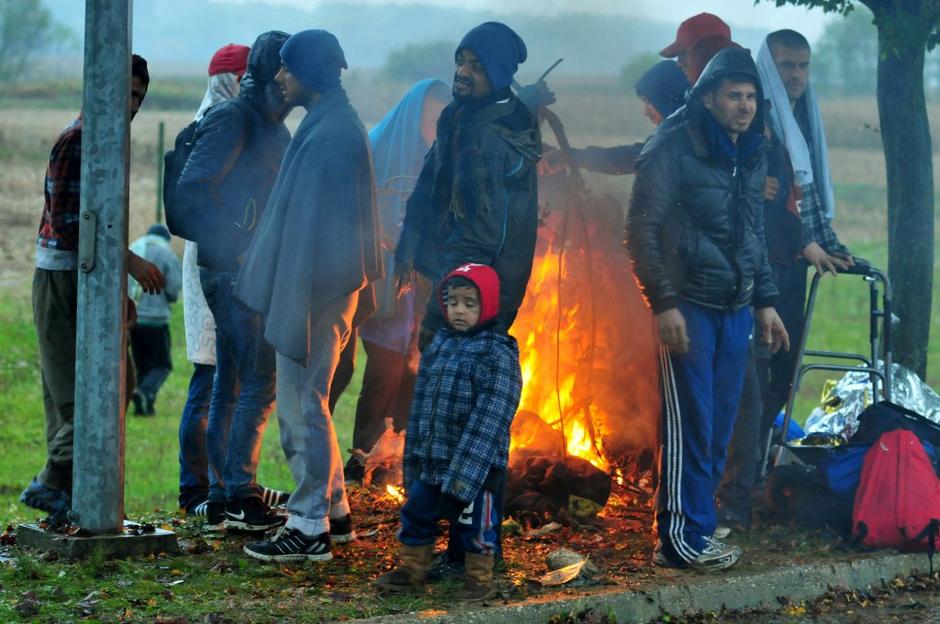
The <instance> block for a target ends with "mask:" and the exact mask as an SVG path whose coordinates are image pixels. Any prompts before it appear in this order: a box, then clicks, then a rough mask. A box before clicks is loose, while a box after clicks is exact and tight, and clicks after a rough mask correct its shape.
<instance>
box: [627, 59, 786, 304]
mask: <svg viewBox="0 0 940 624" xmlns="http://www.w3.org/2000/svg"><path fill="white" fill-rule="evenodd" d="M740 74H744V75H747V76H749V77H753V80H754V82H755V84H756V85H757V88H758V106H757V114H756V115H755V118H754V121H753V122H752V124H751V128H750V130H748V133H746V134H748V135H752V136H749V137H746V136H745V135H741V136H740V137H739V139H738V144H739V145H741V144H743V142H744V141H745V140H750V141H752V142H754V141H759V140H760V139H759V136H753V133H757V135H759V134H760V132H761V131H762V130H763V123H764V122H763V107H764V105H763V94H762V93H761V90H760V79H759V77H758V74H757V68H756V67H755V66H754V62H753V61H752V60H751V57H750V53H748V52H747V50H738V49H728V50H722V51H721V52H719V53H718V55H716V56H715V58H714V59H712V61H711V62H710V63H709V64H708V66H706V68H705V71H704V72H703V73H702V76H701V78H700V79H699V81H698V82H697V83H696V85H695V88H694V89H693V91H692V94H691V96H690V99H689V104H688V108H687V111H686V118H685V119H683V120H682V121H681V122H680V123H678V124H676V125H674V126H673V127H671V128H668V129H667V130H665V131H664V132H657V134H656V135H655V136H654V137H653V138H652V139H651V140H650V141H649V143H647V145H646V147H645V148H644V150H643V153H642V154H641V155H640V158H639V161H638V165H637V174H636V181H635V182H634V184H633V195H632V198H631V201H630V209H629V213H628V216H627V228H626V245H627V249H628V250H629V251H630V255H631V258H632V260H633V268H634V272H635V274H636V277H637V279H638V280H639V282H640V285H641V287H642V289H643V293H644V295H645V296H646V298H647V301H648V302H649V305H650V307H651V308H652V309H653V312H654V313H659V312H663V311H665V310H668V309H670V308H673V307H675V306H676V298H677V297H681V298H683V299H685V300H687V301H691V302H693V303H696V304H699V305H702V306H705V307H708V308H715V309H724V310H736V309H739V308H741V307H744V306H747V305H751V304H753V305H754V306H755V307H757V308H761V307H765V306H770V305H773V303H774V301H775V299H776V297H777V288H776V286H775V285H774V282H773V274H772V273H771V269H770V265H769V263H768V261H767V244H766V241H765V239H764V224H763V196H762V195H763V186H764V178H765V177H766V171H767V163H766V157H765V154H764V150H763V147H762V146H761V147H759V148H758V149H756V150H755V151H754V152H753V153H752V154H751V155H750V156H748V157H746V158H745V160H743V161H742V162H739V163H737V164H735V163H734V162H733V161H731V160H730V159H729V158H728V157H727V156H724V155H722V154H720V153H717V152H718V150H716V149H715V148H714V147H713V146H712V145H711V144H710V143H711V142H710V141H709V138H708V137H709V132H710V129H709V126H708V124H709V120H708V118H707V116H708V115H710V113H709V112H708V111H707V110H705V108H704V105H703V104H702V101H701V99H702V94H703V93H705V92H708V91H709V90H711V88H712V87H713V86H714V85H715V83H716V82H717V81H720V80H722V79H723V78H724V77H727V76H730V75H740Z"/></svg>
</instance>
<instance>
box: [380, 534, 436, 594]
mask: <svg viewBox="0 0 940 624" xmlns="http://www.w3.org/2000/svg"><path fill="white" fill-rule="evenodd" d="M398 558H399V559H401V562H400V563H399V564H398V567H396V568H395V569H394V570H392V571H391V572H387V573H385V574H383V575H382V576H380V577H378V578H377V579H375V580H374V581H372V583H373V585H375V586H377V587H379V588H381V589H384V590H387V591H392V592H409V591H415V590H417V589H420V588H421V586H422V585H423V584H424V580H425V579H426V578H427V576H428V568H430V567H431V560H432V559H433V558H434V544H426V545H424V546H406V545H404V544H402V547H401V549H400V550H399V551H398Z"/></svg>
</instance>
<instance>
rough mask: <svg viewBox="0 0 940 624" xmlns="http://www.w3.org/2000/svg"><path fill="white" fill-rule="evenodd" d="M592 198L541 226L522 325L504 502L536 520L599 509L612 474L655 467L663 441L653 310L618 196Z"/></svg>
mask: <svg viewBox="0 0 940 624" xmlns="http://www.w3.org/2000/svg"><path fill="white" fill-rule="evenodd" d="M591 209H592V210H591V211H590V212H588V211H587V210H585V211H584V213H582V214H578V215H575V216H569V217H568V218H567V219H566V218H565V216H564V215H563V214H562V213H554V214H552V215H550V216H549V218H548V219H547V222H546V224H545V226H544V227H543V228H541V229H540V231H539V242H538V246H537V249H536V257H535V263H534V266H533V270H532V276H531V278H530V280H529V287H528V290H527V292H526V298H525V301H524V302H523V305H522V308H521V309H520V311H519V316H518V318H517V319H516V322H515V324H514V325H513V328H512V334H513V335H514V336H515V337H516V339H517V340H518V341H519V349H520V357H521V366H522V377H523V390H522V399H521V402H520V409H519V413H518V414H517V415H516V420H515V422H514V424H513V428H512V446H511V451H510V471H509V479H508V481H509V483H508V487H507V504H506V510H507V513H509V514H512V515H515V516H517V517H520V516H521V517H524V518H527V519H529V520H531V521H535V520H537V519H538V518H542V519H544V518H545V517H546V516H548V517H558V516H559V514H562V515H564V513H567V514H568V515H572V516H575V517H578V518H584V517H589V516H591V515H593V513H596V512H597V511H598V510H599V509H600V508H602V507H603V506H604V505H605V504H606V503H607V500H608V497H609V496H610V493H611V481H612V479H617V480H619V481H623V479H627V480H631V481H637V480H639V478H640V475H639V474H634V473H637V472H638V471H639V470H648V469H649V467H650V466H651V465H652V459H653V453H652V449H653V448H654V447H655V446H656V441H657V422H658V417H657V415H658V413H659V392H658V385H657V378H656V367H655V366H656V364H655V362H656V360H655V348H656V346H655V342H654V335H653V325H652V319H651V317H650V313H649V311H648V309H647V308H646V306H645V304H644V303H643V300H642V297H641V295H640V293H639V291H638V289H637V286H636V284H635V281H634V279H633V275H632V273H631V271H630V268H629V261H628V258H627V254H626V252H625V250H624V248H623V246H622V244H621V242H620V232H621V231H622V220H621V213H620V208H619V206H618V205H617V204H616V202H615V201H613V200H612V199H611V200H608V201H606V202H605V201H603V200H601V201H594V202H592V204H591ZM626 471H630V472H626ZM562 512H564V513H562Z"/></svg>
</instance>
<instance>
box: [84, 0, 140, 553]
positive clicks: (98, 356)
mask: <svg viewBox="0 0 940 624" xmlns="http://www.w3.org/2000/svg"><path fill="white" fill-rule="evenodd" d="M131 14H132V2H131V0H86V2H85V75H84V90H83V96H82V104H83V111H84V113H83V122H82V123H83V130H82V174H81V175H82V177H81V180H82V182H81V184H82V192H81V225H80V229H79V273H78V328H77V334H76V360H77V361H76V370H75V390H76V392H75V439H74V463H73V486H72V511H73V514H72V518H71V519H72V521H73V522H74V523H76V524H78V525H79V526H81V527H82V528H83V529H85V530H87V531H89V532H90V533H93V534H107V533H120V532H122V531H123V526H124V407H125V389H124V384H125V375H126V373H127V371H126V369H125V361H126V357H127V338H126V336H127V331H126V321H125V319H126V316H127V282H126V274H127V271H126V267H127V258H126V254H127V209H128V195H129V193H128V167H129V163H130V110H129V108H130V107H129V104H130V91H131V87H130V80H131Z"/></svg>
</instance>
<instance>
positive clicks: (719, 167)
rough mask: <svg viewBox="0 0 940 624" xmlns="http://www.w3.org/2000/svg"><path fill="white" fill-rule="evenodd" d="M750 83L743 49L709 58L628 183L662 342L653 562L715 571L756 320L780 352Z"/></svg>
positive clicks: (721, 562)
mask: <svg viewBox="0 0 940 624" xmlns="http://www.w3.org/2000/svg"><path fill="white" fill-rule="evenodd" d="M760 84H761V83H760V79H759V77H758V74H757V68H756V67H755V65H754V61H753V60H752V59H751V56H750V53H749V52H748V51H747V50H743V49H726V50H722V51H721V52H719V53H718V54H717V55H716V56H715V57H714V58H713V59H712V60H711V61H710V62H709V64H708V65H707V66H706V68H705V70H704V72H703V73H702V76H701V77H700V78H699V80H698V82H697V83H696V84H695V87H694V88H693V90H692V93H691V95H690V98H689V102H688V105H687V115H686V118H685V119H684V120H683V121H682V122H681V123H679V124H676V125H674V126H673V127H671V128H669V129H667V130H665V131H661V132H658V133H657V134H656V135H655V136H654V137H653V139H651V140H650V142H649V143H648V144H647V146H646V148H644V150H643V152H642V154H641V155H640V158H639V162H638V167H637V174H636V181H635V182H634V185H633V196H632V199H631V202H630V210H629V215H628V218H627V248H628V249H629V251H630V255H631V257H632V260H633V269H634V272H635V273H636V277H637V279H638V280H639V282H640V285H641V287H642V289H643V293H644V295H645V296H646V299H647V301H648V303H649V305H650V307H651V308H652V310H653V313H654V315H655V317H656V322H657V325H658V329H659V337H660V340H661V342H662V345H663V349H662V354H661V361H660V367H661V373H662V378H663V379H662V387H663V394H664V396H663V452H662V472H661V474H662V486H661V487H660V491H659V505H658V510H657V524H658V531H659V542H658V543H657V547H656V551H655V554H654V562H655V563H657V564H659V565H669V566H678V567H685V566H688V565H693V566H696V567H701V568H704V569H710V570H715V569H723V568H727V567H730V566H731V565H734V564H735V563H736V562H737V561H738V559H739V558H740V556H741V551H740V549H738V548H737V547H735V546H728V545H725V544H722V543H721V542H718V541H717V540H715V539H714V538H713V534H714V531H715V527H716V518H715V503H714V496H715V489H716V488H717V486H718V483H719V481H720V479H721V474H722V471H723V469H724V462H725V455H726V450H727V446H728V441H729V438H730V436H731V431H732V427H733V424H734V417H735V415H736V413H737V408H738V401H739V400H740V398H741V388H742V383H743V380H744V368H745V363H746V361H747V346H748V339H749V336H750V334H751V330H752V328H753V326H754V322H755V321H756V324H757V328H758V331H759V332H760V334H759V335H760V339H761V341H762V342H764V343H767V344H769V345H771V346H772V348H774V349H775V350H776V349H779V348H780V347H781V346H783V347H786V348H789V343H788V339H787V334H786V330H785V329H784V328H783V324H782V323H781V321H780V318H779V317H778V316H777V313H776V311H775V310H774V308H773V307H772V306H773V304H774V301H775V299H776V297H777V289H776V286H775V285H774V282H773V275H772V274H771V270H770V265H769V264H768V261H767V245H766V242H765V239H764V229H763V199H762V191H763V186H764V178H765V177H766V169H767V163H766V157H765V154H764V145H763V128H764V122H763V110H762V109H763V94H762V92H761V86H760ZM752 306H753V309H754V313H753V316H752V312H751V308H752Z"/></svg>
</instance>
